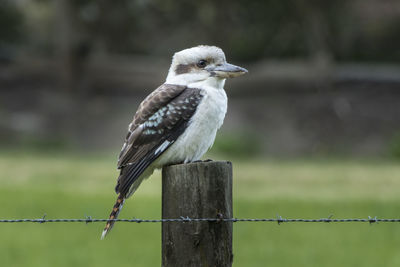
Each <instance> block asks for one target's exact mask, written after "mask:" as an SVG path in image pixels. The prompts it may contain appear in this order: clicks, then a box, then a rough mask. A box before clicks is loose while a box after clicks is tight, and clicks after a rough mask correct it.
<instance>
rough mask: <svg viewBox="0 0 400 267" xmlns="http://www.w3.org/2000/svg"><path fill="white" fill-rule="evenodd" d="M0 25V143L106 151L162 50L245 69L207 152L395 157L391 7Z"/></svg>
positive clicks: (41, 19) (6, 14) (339, 4)
mask: <svg viewBox="0 0 400 267" xmlns="http://www.w3.org/2000/svg"><path fill="white" fill-rule="evenodd" d="M0 25H1V26H0V135H1V139H0V142H1V144H2V145H8V146H12V147H15V146H16V145H19V146H23V147H24V148H26V147H27V146H28V147H29V146H46V147H48V148H49V147H54V148H56V149H58V148H60V147H75V148H76V147H79V148H82V147H84V148H87V149H90V150H91V149H100V150H107V149H114V150H116V149H119V146H120V145H121V143H122V141H123V137H124V136H125V132H126V127H127V126H126V125H127V124H128V123H129V121H130V120H131V118H132V116H133V114H134V112H135V111H136V107H137V105H138V103H139V102H140V101H141V100H142V99H143V98H144V97H145V96H146V95H147V94H148V93H149V92H151V91H152V90H154V89H155V88H156V87H157V86H159V85H160V84H162V83H163V82H164V80H165V77H166V74H167V71H168V67H169V64H170V60H171V57H172V55H173V53H174V52H176V51H179V50H182V49H184V48H187V47H192V46H196V45H198V44H210V45H217V46H220V47H221V48H223V50H224V51H225V53H226V55H227V58H228V60H229V61H231V62H233V63H235V64H238V65H243V66H244V67H246V68H248V69H249V70H250V73H249V74H248V75H247V76H245V77H243V78H241V79H237V80H232V81H231V80H230V81H228V82H227V85H226V89H227V92H228V95H229V100H230V103H229V104H230V105H229V113H228V114H227V118H226V123H225V125H224V127H223V129H222V133H221V135H220V137H224V138H219V139H218V142H217V145H216V148H215V149H216V150H218V151H220V152H229V153H244V154H246V153H247V155H246V156H249V155H255V154H258V155H273V156H276V155H279V156H304V155H319V156H320V155H330V154H335V155H341V154H346V155H347V154H350V155H357V156H390V155H391V156H399V157H400V108H399V107H398V102H399V100H400V91H399V88H400V66H399V64H398V63H399V62H400V3H399V2H398V1H396V0H383V1H381V0H380V1H377V0H367V1H366V0H351V1H347V0H346V1H345V0H334V1H329V2H323V1H314V0H290V1H278V0H265V1H218V2H217V3H216V2H215V1H201V2H198V1H154V0H152V1H150V0H148V1H146V0H142V1H128V0H122V1H118V2H117V3H113V2H110V1H91V0H85V1H67V0H54V1H46V0H18V1H7V0H2V1H1V4H0ZM249 136H251V138H249ZM235 147H236V148H235ZM226 150H229V151H226ZM232 150H235V151H232Z"/></svg>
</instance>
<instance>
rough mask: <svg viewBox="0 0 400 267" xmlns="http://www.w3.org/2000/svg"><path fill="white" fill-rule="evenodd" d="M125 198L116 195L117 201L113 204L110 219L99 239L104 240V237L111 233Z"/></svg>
mask: <svg viewBox="0 0 400 267" xmlns="http://www.w3.org/2000/svg"><path fill="white" fill-rule="evenodd" d="M124 201H125V198H124V196H123V195H122V194H119V195H118V198H117V201H116V202H115V205H114V207H113V209H112V211H111V213H110V217H109V218H108V221H107V224H106V227H104V230H103V233H102V234H101V239H104V237H105V236H106V235H107V234H108V233H109V232H110V231H111V229H112V227H113V225H114V223H115V221H114V220H115V219H117V218H118V214H119V212H120V211H121V209H122V206H123V205H124Z"/></svg>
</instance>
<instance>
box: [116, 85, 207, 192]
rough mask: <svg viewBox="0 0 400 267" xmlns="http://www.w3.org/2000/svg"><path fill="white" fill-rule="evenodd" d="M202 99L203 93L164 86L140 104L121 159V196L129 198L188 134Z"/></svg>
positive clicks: (182, 87) (119, 181)
mask: <svg viewBox="0 0 400 267" xmlns="http://www.w3.org/2000/svg"><path fill="white" fill-rule="evenodd" d="M202 97H203V96H202V94H201V90H199V89H195V88H187V87H185V86H179V85H171V84H164V85H162V86H160V87H159V88H158V89H156V90H155V91H154V92H153V93H151V94H150V95H149V96H148V97H147V98H146V99H145V100H144V101H143V102H142V103H141V104H140V106H139V109H138V111H137V112H136V114H135V116H134V119H133V121H132V123H131V124H130V126H129V132H128V135H127V137H126V141H125V143H124V145H123V147H122V150H121V153H120V156H119V160H118V168H119V169H121V173H120V176H119V177H118V182H117V185H116V187H115V191H116V192H117V193H121V194H122V195H124V196H125V195H126V194H127V193H128V192H129V189H130V187H131V185H132V184H133V183H134V182H135V180H136V179H137V178H138V177H139V176H140V175H141V174H142V173H143V172H144V171H145V169H146V168H147V167H148V166H149V165H150V164H151V163H152V162H154V160H156V159H157V158H158V157H159V156H160V155H161V154H162V153H163V152H164V151H165V150H166V149H167V148H168V147H169V146H170V145H172V144H173V143H174V142H175V141H176V139H177V138H178V137H179V136H180V135H181V134H182V133H183V132H184V130H185V129H186V127H187V126H188V124H189V122H190V118H191V117H192V116H193V114H194V113H195V111H196V108H197V105H198V104H199V103H200V101H201V99H202Z"/></svg>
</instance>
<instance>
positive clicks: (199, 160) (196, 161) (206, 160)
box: [192, 159, 213, 163]
mask: <svg viewBox="0 0 400 267" xmlns="http://www.w3.org/2000/svg"><path fill="white" fill-rule="evenodd" d="M210 161H213V160H212V159H205V160H201V159H198V160H195V161H192V163H198V162H210Z"/></svg>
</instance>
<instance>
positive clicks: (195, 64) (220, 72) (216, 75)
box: [166, 45, 247, 85]
mask: <svg viewBox="0 0 400 267" xmlns="http://www.w3.org/2000/svg"><path fill="white" fill-rule="evenodd" d="M245 73H247V70H246V69H244V68H241V67H239V66H235V65H232V64H229V63H227V62H226V58H225V54H224V52H223V51H222V49H221V48H218V47H216V46H206V45H200V46H196V47H192V48H188V49H185V50H182V51H179V52H177V53H175V55H174V56H173V58H172V64H171V67H170V69H169V72H168V77H167V80H166V82H167V83H172V84H182V85H189V84H194V83H199V82H203V81H208V80H209V81H210V82H212V81H215V82H217V83H218V82H220V83H221V84H223V82H224V81H225V79H226V78H234V77H238V76H241V75H243V74H245Z"/></svg>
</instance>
